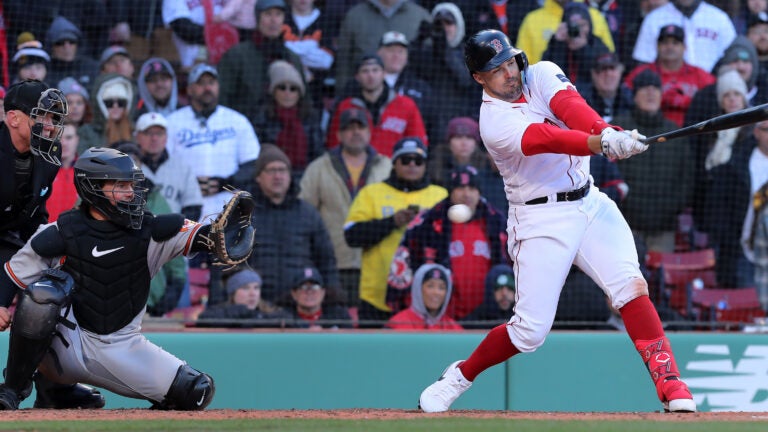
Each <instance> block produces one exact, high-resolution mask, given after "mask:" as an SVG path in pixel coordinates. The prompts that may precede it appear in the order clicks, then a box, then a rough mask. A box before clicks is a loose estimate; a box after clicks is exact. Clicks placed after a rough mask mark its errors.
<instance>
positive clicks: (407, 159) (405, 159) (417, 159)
mask: <svg viewBox="0 0 768 432" xmlns="http://www.w3.org/2000/svg"><path fill="white" fill-rule="evenodd" d="M411 162H413V163H415V164H416V166H422V165H424V158H423V157H421V156H407V155H406V156H400V163H401V164H403V165H410V164H411Z"/></svg>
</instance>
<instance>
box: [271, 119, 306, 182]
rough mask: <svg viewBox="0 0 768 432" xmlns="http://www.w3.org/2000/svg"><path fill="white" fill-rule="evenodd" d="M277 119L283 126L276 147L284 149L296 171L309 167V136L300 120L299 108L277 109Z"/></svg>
mask: <svg viewBox="0 0 768 432" xmlns="http://www.w3.org/2000/svg"><path fill="white" fill-rule="evenodd" d="M276 112H277V119H278V120H279V121H280V124H281V125H282V126H283V127H282V129H280V133H278V134H277V139H276V140H275V141H277V142H276V143H275V145H277V146H278V147H280V148H281V149H283V151H284V152H285V154H286V156H288V159H290V160H291V165H292V166H293V168H294V169H304V167H306V166H307V152H308V151H307V150H308V149H307V134H306V133H304V126H303V125H302V124H301V119H300V118H299V108H298V107H293V108H281V107H277V108H276Z"/></svg>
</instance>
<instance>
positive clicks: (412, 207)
mask: <svg viewBox="0 0 768 432" xmlns="http://www.w3.org/2000/svg"><path fill="white" fill-rule="evenodd" d="M408 210H410V211H412V212H414V213H418V212H419V205H418V204H411V205H409V206H408Z"/></svg>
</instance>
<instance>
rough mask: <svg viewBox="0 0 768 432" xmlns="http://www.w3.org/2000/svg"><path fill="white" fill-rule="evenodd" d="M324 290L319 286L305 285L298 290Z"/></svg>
mask: <svg viewBox="0 0 768 432" xmlns="http://www.w3.org/2000/svg"><path fill="white" fill-rule="evenodd" d="M322 288H323V287H321V286H320V285H318V284H313V283H305V284H303V285H299V286H298V287H297V288H296V289H298V290H299V291H320V290H321V289H322Z"/></svg>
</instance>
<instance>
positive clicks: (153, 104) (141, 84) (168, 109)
mask: <svg viewBox="0 0 768 432" xmlns="http://www.w3.org/2000/svg"><path fill="white" fill-rule="evenodd" d="M154 61H158V62H161V63H163V66H165V67H166V70H167V71H169V72H170V73H171V80H172V81H173V85H172V87H171V96H170V97H169V98H168V103H167V104H166V105H165V106H159V105H158V104H157V101H156V100H155V98H153V97H152V95H151V94H150V93H149V89H147V83H146V82H145V79H146V76H147V70H146V68H145V67H144V65H146V64H148V63H149V62H154ZM144 65H142V67H141V71H140V72H139V78H138V79H137V84H138V89H139V98H140V99H139V101H140V102H139V110H140V111H143V112H141V113H140V114H143V113H144V112H156V113H160V114H162V115H163V116H164V117H168V116H169V115H171V113H173V112H174V111H176V108H177V105H178V103H179V86H178V78H177V77H176V71H174V70H173V67H171V64H170V63H169V62H168V61H167V60H165V59H163V58H160V57H153V58H151V59H149V60H147V61H146V62H144Z"/></svg>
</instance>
